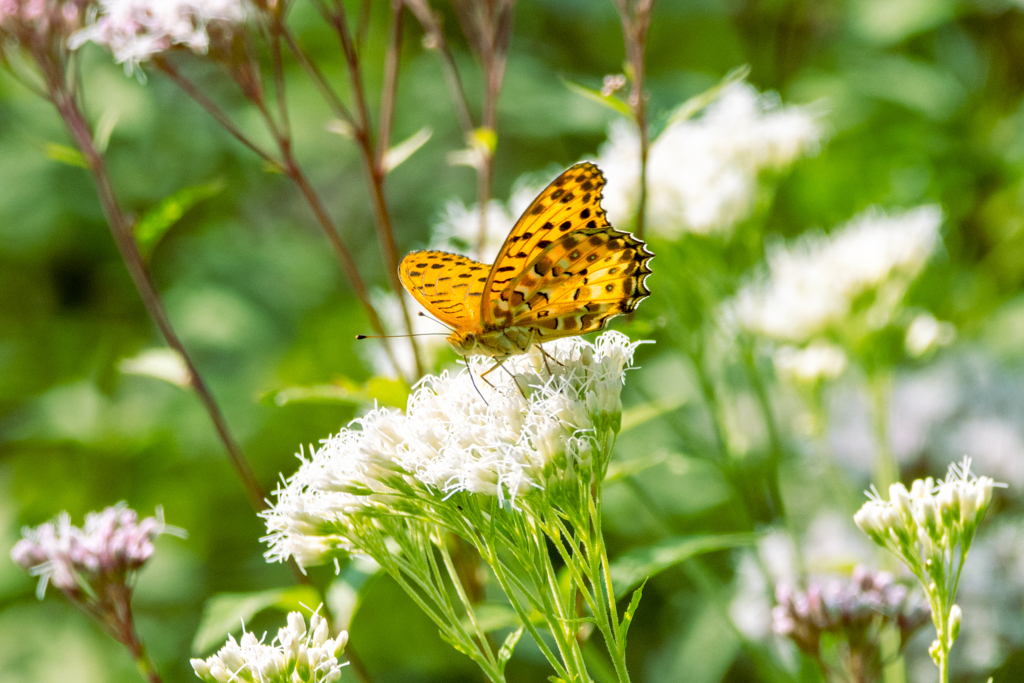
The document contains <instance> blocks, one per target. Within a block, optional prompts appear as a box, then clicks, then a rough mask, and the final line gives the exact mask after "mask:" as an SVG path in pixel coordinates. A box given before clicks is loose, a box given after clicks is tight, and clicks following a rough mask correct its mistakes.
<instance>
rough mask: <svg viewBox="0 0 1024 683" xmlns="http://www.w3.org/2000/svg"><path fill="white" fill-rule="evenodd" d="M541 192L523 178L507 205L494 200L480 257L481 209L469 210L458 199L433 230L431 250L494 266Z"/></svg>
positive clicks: (473, 208)
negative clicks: (524, 213) (460, 255)
mask: <svg viewBox="0 0 1024 683" xmlns="http://www.w3.org/2000/svg"><path fill="white" fill-rule="evenodd" d="M542 189H543V188H542V187H538V186H537V185H536V184H534V183H531V182H529V181H528V180H526V179H522V178H521V179H520V180H518V181H516V184H515V189H513V191H512V197H511V198H510V199H509V200H508V203H505V202H501V201H498V200H497V199H492V200H491V201H490V202H489V203H488V204H487V232H486V236H485V239H484V248H483V251H482V252H480V253H478V252H477V248H476V247H477V242H478V241H479V239H480V205H479V204H473V205H472V206H468V207H467V206H466V205H465V204H463V203H462V202H461V201H460V200H458V199H455V200H452V201H450V202H448V205H447V206H445V209H444V215H443V216H442V217H441V220H440V222H438V223H437V224H436V225H435V226H434V232H433V239H432V241H431V249H440V250H442V251H452V252H455V253H457V254H462V255H464V256H469V257H471V258H473V259H479V260H482V261H483V262H484V263H493V262H494V259H496V258H497V257H498V252H499V251H500V250H501V245H502V244H504V243H505V238H506V237H508V234H509V233H510V232H512V227H513V226H514V225H515V224H516V221H517V220H518V219H519V217H520V216H521V215H522V214H523V212H524V211H526V209H527V208H529V206H530V203H531V202H532V201H533V200H534V198H536V196H537V195H538V194H540V192H541V190H542Z"/></svg>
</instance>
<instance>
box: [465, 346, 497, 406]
mask: <svg viewBox="0 0 1024 683" xmlns="http://www.w3.org/2000/svg"><path fill="white" fill-rule="evenodd" d="M462 360H464V361H466V370H467V372H469V381H470V383H471V384H472V385H473V388H474V389H476V393H478V394H479V395H480V400H481V401H483V402H484V405H485V406H488V407H490V405H491V404H490V403H488V402H487V399H486V398H484V394H483V392H482V391H480V387H478V386H477V385H476V380H475V379H473V368H471V367H469V358H467V357H466V356H463V357H462ZM481 379H482V378H481ZM484 381H485V382H487V380H484ZM487 383H488V384H490V382H487Z"/></svg>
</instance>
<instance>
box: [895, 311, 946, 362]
mask: <svg viewBox="0 0 1024 683" xmlns="http://www.w3.org/2000/svg"><path fill="white" fill-rule="evenodd" d="M955 337H956V328H955V327H953V324H952V323H947V322H940V321H938V320H936V319H935V316H933V315H932V314H931V313H921V314H920V315H918V316H917V317H915V318H914V320H913V321H912V322H911V323H910V326H909V327H908V328H907V337H906V341H905V344H904V345H905V346H906V349H907V353H909V354H910V355H911V356H914V357H915V358H917V357H920V356H923V355H924V354H926V353H928V352H929V351H931V350H932V349H935V348H938V347H940V346H946V345H948V344H950V343H952V341H953V339H954V338H955Z"/></svg>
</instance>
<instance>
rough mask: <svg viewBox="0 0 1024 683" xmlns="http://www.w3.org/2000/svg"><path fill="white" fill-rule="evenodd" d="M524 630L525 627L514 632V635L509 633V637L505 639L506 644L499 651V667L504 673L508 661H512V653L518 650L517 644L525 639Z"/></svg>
mask: <svg viewBox="0 0 1024 683" xmlns="http://www.w3.org/2000/svg"><path fill="white" fill-rule="evenodd" d="M524 628H525V627H523V626H520V627H519V628H517V629H516V630H515V631H512V633H509V634H508V637H506V638H505V642H504V643H503V644H502V646H501V649H500V650H498V666H499V667H500V668H501V670H502V671H504V670H505V665H506V664H507V663H508V660H510V659H512V651H513V650H515V649H516V643H518V642H519V639H520V638H522V637H523V629H524Z"/></svg>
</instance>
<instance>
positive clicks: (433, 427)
mask: <svg viewBox="0 0 1024 683" xmlns="http://www.w3.org/2000/svg"><path fill="white" fill-rule="evenodd" d="M636 346H637V344H634V343H631V342H630V341H629V339H628V338H627V337H626V336H625V335H622V334H620V333H617V332H606V333H605V334H603V335H601V336H600V337H599V338H598V339H597V340H596V341H595V342H594V343H593V344H591V343H588V342H585V341H583V340H581V339H578V338H574V339H564V340H558V341H555V342H552V343H550V344H546V345H545V347H544V351H545V352H546V353H547V354H548V356H544V355H543V354H542V352H541V351H540V349H538V348H536V347H535V348H534V349H533V350H532V351H531V352H530V353H528V354H525V355H523V356H517V357H513V358H510V359H509V360H507V361H505V364H504V367H503V368H502V369H496V370H494V371H493V372H490V373H489V374H488V375H487V377H486V378H484V377H482V373H483V372H484V371H486V370H489V369H490V368H489V367H488V364H489V362H488V361H487V360H483V359H477V358H472V359H470V363H469V367H468V368H467V369H465V370H462V371H461V372H459V373H458V374H451V373H448V372H447V371H445V372H442V373H441V374H440V375H439V376H428V377H426V378H424V379H423V381H421V382H420V384H419V385H418V386H417V387H416V388H415V390H414V392H413V394H412V396H411V397H410V398H409V403H408V410H407V411H406V412H405V413H400V412H397V411H392V410H387V409H377V410H373V411H371V412H370V413H369V414H367V415H366V416H365V417H363V418H361V419H359V420H356V421H354V423H353V425H352V426H351V427H349V428H346V429H343V430H342V431H341V432H340V433H338V434H337V435H335V436H332V437H330V438H329V439H327V440H325V441H324V442H323V445H322V446H321V447H320V448H319V449H318V450H317V451H316V452H315V453H313V454H312V457H311V458H310V459H308V460H306V459H305V458H303V463H302V466H301V467H300V469H299V471H298V472H297V473H296V474H295V475H293V476H292V477H291V478H290V479H289V480H288V481H287V483H286V486H285V487H284V488H282V489H280V490H278V491H277V503H276V505H274V507H273V508H272V509H271V510H269V511H268V512H267V513H265V517H266V519H267V528H268V530H269V532H270V535H269V536H268V537H267V538H268V540H269V541H270V545H271V548H270V550H269V551H268V553H267V555H268V557H269V558H271V559H282V560H283V559H285V558H288V557H295V558H296V560H297V561H298V562H299V564H301V565H303V566H307V565H311V564H315V563H317V562H321V561H323V560H324V559H325V555H326V554H328V553H329V551H330V550H331V549H332V548H340V549H343V550H346V551H351V550H355V549H357V547H356V546H358V543H354V542H353V539H354V538H355V537H356V536H357V535H358V528H359V525H360V524H364V523H366V520H368V519H373V518H375V517H380V516H383V515H388V514H395V513H401V512H407V513H408V514H410V515H415V514H416V511H417V510H418V509H421V508H422V506H423V505H440V504H442V503H443V501H445V500H446V499H447V498H448V497H449V496H451V495H453V494H455V493H460V492H467V493H471V494H481V495H485V496H495V497H497V498H498V500H499V501H501V502H502V503H503V504H505V505H507V506H512V507H514V506H515V505H516V499H517V498H519V497H521V496H528V495H530V494H532V493H534V492H544V493H547V494H549V495H554V492H555V491H556V490H557V488H558V485H559V484H561V483H567V482H572V481H576V480H578V479H580V478H582V479H583V480H585V481H591V480H600V478H601V477H603V475H604V471H605V468H606V466H607V456H608V450H610V439H611V436H612V434H613V433H614V432H617V431H618V429H619V421H620V419H621V413H622V403H621V399H620V394H621V390H622V383H623V376H624V371H625V370H626V369H627V368H628V367H629V366H630V364H631V363H632V357H633V352H634V350H635V349H636ZM513 377H514V379H513ZM354 427H358V429H356V428H354ZM300 457H302V456H301V455H300Z"/></svg>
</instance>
